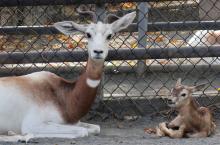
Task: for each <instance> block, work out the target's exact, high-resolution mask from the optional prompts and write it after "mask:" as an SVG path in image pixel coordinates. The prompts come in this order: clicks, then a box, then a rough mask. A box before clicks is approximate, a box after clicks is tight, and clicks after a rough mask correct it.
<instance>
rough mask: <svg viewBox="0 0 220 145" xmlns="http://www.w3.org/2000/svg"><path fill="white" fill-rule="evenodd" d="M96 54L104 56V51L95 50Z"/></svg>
mask: <svg viewBox="0 0 220 145" xmlns="http://www.w3.org/2000/svg"><path fill="white" fill-rule="evenodd" d="M94 53H96V54H102V53H103V51H102V50H94Z"/></svg>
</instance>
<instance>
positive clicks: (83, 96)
mask: <svg viewBox="0 0 220 145" xmlns="http://www.w3.org/2000/svg"><path fill="white" fill-rule="evenodd" d="M103 66H104V62H101V61H100V62H96V61H94V60H91V59H89V60H88V62H87V66H86V71H85V72H84V73H82V74H81V75H80V77H79V79H78V80H77V81H76V83H75V86H74V88H73V90H72V91H71V94H70V96H69V98H68V102H67V103H68V104H67V108H66V109H67V112H66V115H65V118H66V122H69V123H73V122H76V121H79V120H80V119H81V118H82V117H83V116H84V115H85V114H86V113H88V111H89V109H90V107H91V105H92V103H93V102H94V100H95V98H96V94H97V89H98V86H97V87H91V86H89V85H88V84H87V79H90V80H101V77H102V72H103Z"/></svg>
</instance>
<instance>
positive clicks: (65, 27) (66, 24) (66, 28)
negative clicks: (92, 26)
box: [54, 21, 87, 35]
mask: <svg viewBox="0 0 220 145" xmlns="http://www.w3.org/2000/svg"><path fill="white" fill-rule="evenodd" d="M54 27H55V28H56V29H57V30H59V31H60V32H62V33H63V34H65V35H70V34H72V33H73V32H74V31H75V30H79V31H81V32H85V31H86V29H87V25H81V24H77V23H75V22H73V21H62V22H57V23H54Z"/></svg>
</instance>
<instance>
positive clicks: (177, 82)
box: [176, 78, 182, 87]
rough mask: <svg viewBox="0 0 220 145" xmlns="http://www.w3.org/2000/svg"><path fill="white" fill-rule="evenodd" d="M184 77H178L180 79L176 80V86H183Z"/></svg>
mask: <svg viewBox="0 0 220 145" xmlns="http://www.w3.org/2000/svg"><path fill="white" fill-rule="evenodd" d="M181 82H182V79H181V78H178V80H177V81H176V87H178V86H181V84H182V83H181Z"/></svg>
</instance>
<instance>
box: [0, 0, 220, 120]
mask: <svg viewBox="0 0 220 145" xmlns="http://www.w3.org/2000/svg"><path fill="white" fill-rule="evenodd" d="M140 5H142V7H140ZM78 6H79V5H56V6H50V5H49V6H17V7H0V11H1V17H0V24H1V26H2V29H1V32H0V33H1V35H0V50H1V54H3V53H6V54H7V55H6V57H4V60H3V59H1V68H0V75H1V76H9V75H22V74H28V73H31V72H35V71H40V70H48V71H51V72H54V73H56V74H58V75H60V76H63V77H65V78H67V79H75V78H76V77H77V76H78V75H79V74H80V72H81V70H82V69H83V68H84V67H85V64H86V62H85V61H83V60H84V59H85V56H78V57H79V60H80V59H82V61H76V62H71V61H70V60H71V59H75V58H74V57H75V55H71V53H72V52H75V51H78V50H79V51H82V52H85V53H86V52H87V50H86V44H87V40H86V38H85V37H84V35H83V34H82V33H79V32H76V33H74V34H73V35H71V36H70V37H69V36H64V35H62V34H58V33H53V32H52V31H45V30H46V29H42V30H41V33H38V32H37V31H35V28H34V27H33V26H43V27H45V28H46V27H48V28H49V27H50V26H51V25H52V24H53V23H54V22H57V21H63V20H74V21H75V22H78V23H90V22H91V18H90V17H86V16H82V15H79V14H78V13H77V12H76V8H77V7H78ZM86 6H87V8H88V9H90V10H93V11H95V10H96V7H97V6H96V5H93V4H88V5H86ZM103 8H104V9H103V13H101V15H102V14H104V13H105V12H107V13H114V14H117V15H118V16H123V15H124V14H126V13H129V12H131V11H137V12H138V16H139V18H137V19H136V20H135V24H133V25H132V26H131V27H129V29H126V30H124V31H123V32H121V33H117V34H116V35H115V36H114V38H113V39H112V40H111V42H110V47H111V49H113V50H115V51H119V50H121V49H129V50H131V52H132V51H133V50H136V49H140V48H142V49H145V50H146V52H145V53H143V54H142V55H143V56H149V57H148V58H149V59H141V63H142V66H140V65H138V62H140V58H139V56H140V55H139V56H137V57H136V56H135V54H133V55H134V57H135V59H132V60H107V61H106V65H105V66H106V67H105V76H104V78H103V83H102V85H103V86H102V89H103V94H101V96H102V98H101V102H99V105H98V106H99V110H98V111H100V112H102V111H104V110H107V111H110V112H111V113H113V114H117V115H118V116H122V115H126V114H132V115H142V114H146V113H152V112H156V113H158V112H160V111H161V110H164V109H166V108H167V106H166V101H165V99H164V98H165V97H166V96H168V95H169V94H170V90H171V88H172V87H173V85H174V83H175V81H176V80H177V78H179V77H181V78H182V79H183V83H185V84H189V85H190V84H191V85H194V84H199V83H207V84H208V85H207V87H206V88H205V89H204V90H203V91H202V92H198V93H196V94H194V96H195V97H196V98H198V99H201V98H202V99H201V100H203V101H200V102H201V103H202V105H213V104H217V103H218V88H219V87H220V85H219V82H220V76H219V74H220V69H219V68H220V59H219V57H218V56H216V54H215V53H214V52H217V51H219V47H216V48H215V49H216V50H215V51H214V52H211V51H210V50H211V49H209V48H211V47H213V46H219V44H220V38H219V36H220V31H218V28H219V26H220V25H219V23H218V21H219V17H220V2H219V1H217V0H210V1H205V0H184V1H158V2H148V3H146V2H145V3H137V2H126V3H115V4H104V5H103ZM141 15H142V16H143V17H140V16H141ZM143 21H144V23H142V22H143ZM189 22H195V23H196V25H189V24H188V23H189ZM203 22H210V24H209V26H208V25H205V24H204V23H203ZM173 23H175V27H173V26H174V25H172V24H173ZM177 23H178V25H177ZM159 24H164V25H162V26H161V27H158V26H159ZM9 26H13V31H12V32H11V33H9V31H5V30H4V28H6V27H9ZM21 26H25V27H26V28H27V29H28V30H25V31H28V33H30V34H26V33H24V31H20V28H21ZM165 27H167V29H165ZM163 28H164V29H163ZM39 32H40V31H39ZM143 32H144V33H143ZM140 33H142V34H143V35H139V34H140ZM145 42H146V43H145ZM200 46H204V47H202V49H207V51H205V52H206V53H205V54H201V53H198V52H200V51H196V49H197V48H198V47H200ZM186 47H190V48H192V49H191V51H188V52H186V53H185V51H184V50H185V48H186ZM168 48H176V49H175V51H176V52H175V54H178V55H176V56H179V57H175V58H171V57H169V55H170V54H169V52H167V50H168ZM154 49H159V50H160V55H155V54H154V53H148V52H151V51H154ZM202 49H200V50H202ZM64 50H65V51H67V52H69V53H70V55H68V58H67V57H64V56H62V55H60V54H61V53H60V52H62V51H64ZM33 51H34V52H37V53H39V54H40V56H41V60H43V61H39V60H38V59H39V58H38V57H36V59H35V57H34V56H32V55H29V54H30V52H33ZM45 52H53V55H51V56H50V57H44V53H45ZM183 52H184V53H183ZM16 53H22V55H21V56H20V57H21V58H20V59H18V60H17V61H16V63H14V64H12V63H10V59H16V57H15V56H14V54H16ZM191 53H198V54H196V55H197V57H196V58H192V57H188V56H189V55H190V54H191ZM210 53H213V54H212V55H207V54H210ZM117 55H118V57H120V56H121V57H122V56H123V54H120V53H118V54H117ZM130 55H132V53H131V54H130ZM27 56H29V57H27ZM161 56H165V57H161ZM171 56H172V55H171ZM206 56H215V57H206ZM24 60H25V63H23V62H24ZM54 60H56V61H54ZM140 70H141V73H140ZM100 106H101V107H100ZM100 108H101V109H100Z"/></svg>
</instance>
